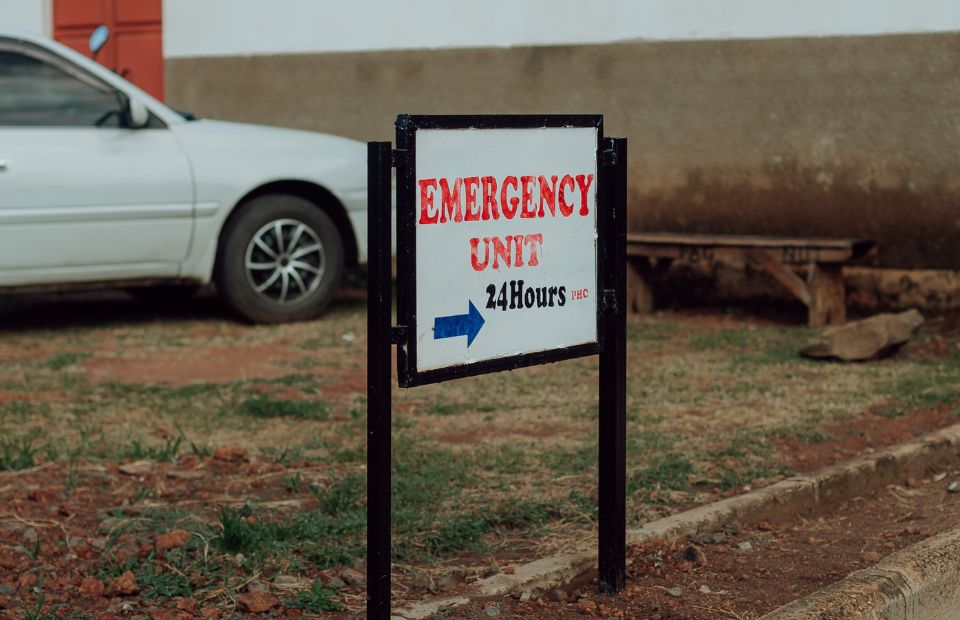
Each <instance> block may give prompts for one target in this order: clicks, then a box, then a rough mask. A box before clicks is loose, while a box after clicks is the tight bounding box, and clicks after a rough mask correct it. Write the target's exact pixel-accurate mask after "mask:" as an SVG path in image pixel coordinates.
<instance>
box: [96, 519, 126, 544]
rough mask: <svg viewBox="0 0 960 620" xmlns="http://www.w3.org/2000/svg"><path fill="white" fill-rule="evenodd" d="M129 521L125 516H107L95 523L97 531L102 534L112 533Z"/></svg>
mask: <svg viewBox="0 0 960 620" xmlns="http://www.w3.org/2000/svg"><path fill="white" fill-rule="evenodd" d="M129 522H130V519H127V518H125V517H107V518H106V519H104V520H103V521H101V522H100V524H99V525H97V533H98V534H104V535H109V534H112V533H114V532H116V531H118V530H120V529H122V528H123V527H124V526H125V525H126V524H127V523H129ZM94 546H96V545H94Z"/></svg>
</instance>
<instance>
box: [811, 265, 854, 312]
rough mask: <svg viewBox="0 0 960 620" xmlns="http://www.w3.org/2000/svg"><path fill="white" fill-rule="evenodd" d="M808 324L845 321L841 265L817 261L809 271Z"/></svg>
mask: <svg viewBox="0 0 960 620" xmlns="http://www.w3.org/2000/svg"><path fill="white" fill-rule="evenodd" d="M810 293H811V297H812V299H811V303H810V314H809V317H810V326H811V327H821V326H823V325H841V324H843V323H846V322H847V296H846V289H845V287H844V285H843V265H839V264H836V263H817V264H815V265H814V266H813V268H812V269H811V271H810Z"/></svg>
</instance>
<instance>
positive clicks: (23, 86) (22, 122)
mask: <svg viewBox="0 0 960 620" xmlns="http://www.w3.org/2000/svg"><path fill="white" fill-rule="evenodd" d="M119 109H120V103H119V101H118V100H117V96H116V94H115V93H114V92H113V91H112V90H111V89H110V88H109V87H108V86H106V85H102V84H95V83H93V82H92V81H86V80H81V79H79V78H78V77H76V76H74V75H71V74H69V73H67V72H65V71H63V70H62V69H60V68H58V67H56V66H55V65H53V64H50V63H48V62H45V61H43V60H41V59H39V58H35V57H33V56H30V55H27V54H22V53H20V52H16V51H10V50H3V49H0V125H6V126H11V125H12V126H19V127H25V126H44V127H50V126H59V127H63V126H68V127H92V126H94V125H95V124H96V123H97V121H104V119H105V122H101V124H102V125H106V126H112V127H116V126H117V124H118V122H119V118H120V115H119V114H113V115H112V116H109V117H107V115H108V114H109V113H110V112H117V111H119ZM105 117H107V118H105Z"/></svg>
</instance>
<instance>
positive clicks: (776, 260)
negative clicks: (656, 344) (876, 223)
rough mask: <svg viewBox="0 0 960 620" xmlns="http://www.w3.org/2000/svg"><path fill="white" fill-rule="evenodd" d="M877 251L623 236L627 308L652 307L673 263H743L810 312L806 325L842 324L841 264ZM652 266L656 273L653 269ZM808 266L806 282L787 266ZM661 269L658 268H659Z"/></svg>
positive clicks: (848, 244) (789, 242)
mask: <svg viewBox="0 0 960 620" xmlns="http://www.w3.org/2000/svg"><path fill="white" fill-rule="evenodd" d="M875 250H876V242H874V241H871V240H869V239H828V238H803V237H801V238H794V237H763V236H756V235H709V234H682V233H669V232H656V233H630V234H628V235H627V256H628V257H630V260H629V261H628V265H629V270H628V284H630V285H631V286H629V287H628V288H629V289H632V292H631V293H629V298H630V305H631V306H632V309H634V310H636V311H640V312H649V311H651V310H652V309H653V289H652V286H653V282H654V280H655V279H656V276H657V275H658V274H657V273H655V271H663V270H665V268H666V267H667V266H669V264H670V262H671V261H673V260H674V259H682V260H687V261H690V262H695V263H696V262H700V261H706V262H711V263H712V262H714V261H716V260H720V259H746V260H749V261H750V262H752V263H754V264H756V265H758V266H759V267H762V268H763V269H764V270H766V271H767V272H768V273H769V274H770V275H771V276H773V278H774V279H776V280H777V281H778V282H779V283H780V284H781V285H783V286H784V288H786V289H787V290H788V291H790V293H791V294H792V295H794V296H795V297H796V298H797V299H799V300H800V301H802V302H803V303H804V305H806V306H807V308H808V310H809V320H810V325H812V326H820V325H827V324H840V323H843V322H845V321H846V299H845V292H844V284H843V264H844V263H847V262H849V261H851V260H855V259H857V258H862V257H864V256H867V255H869V254H870V253H871V252H873V251H875ZM654 264H655V265H656V267H657V269H656V270H655V269H654V267H653V265H654ZM797 265H807V266H809V268H810V271H809V277H808V280H807V281H804V280H803V279H802V278H800V277H799V276H798V275H797V274H796V273H795V272H794V271H793V270H792V269H789V268H788V266H797ZM661 268H662V269H661Z"/></svg>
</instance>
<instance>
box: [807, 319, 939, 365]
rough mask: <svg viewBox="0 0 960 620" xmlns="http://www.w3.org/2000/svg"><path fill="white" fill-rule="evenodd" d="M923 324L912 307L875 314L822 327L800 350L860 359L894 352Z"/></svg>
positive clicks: (813, 354)
mask: <svg viewBox="0 0 960 620" xmlns="http://www.w3.org/2000/svg"><path fill="white" fill-rule="evenodd" d="M921 325H923V316H922V315H921V314H920V313H919V312H917V311H916V310H907V311H906V312H900V313H898V314H878V315H876V316H872V317H870V318H869V319H863V320H862V321H853V322H850V323H847V324H846V325H840V326H838V327H831V328H829V329H827V330H825V331H824V332H823V333H822V334H820V337H819V338H817V339H816V340H815V341H814V342H812V343H810V344H809V345H807V346H806V347H804V348H803V349H801V350H800V354H801V355H803V356H805V357H812V358H817V359H837V360H840V361H844V362H857V361H864V360H869V359H874V358H879V357H885V356H887V355H891V354H893V353H896V352H897V350H899V349H900V347H902V346H903V345H904V344H906V343H907V342H908V341H909V340H910V338H911V337H912V336H913V334H914V332H916V331H917V329H919V328H920V326H921Z"/></svg>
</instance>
